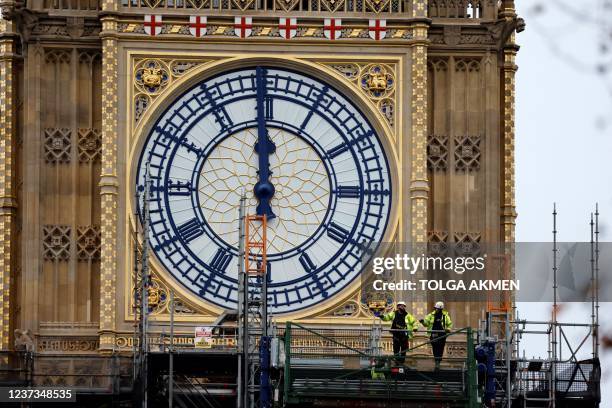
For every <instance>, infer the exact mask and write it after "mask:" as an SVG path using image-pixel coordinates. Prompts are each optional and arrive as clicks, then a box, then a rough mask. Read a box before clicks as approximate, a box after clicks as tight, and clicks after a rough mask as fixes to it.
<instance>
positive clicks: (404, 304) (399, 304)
mask: <svg viewBox="0 0 612 408" xmlns="http://www.w3.org/2000/svg"><path fill="white" fill-rule="evenodd" d="M397 305H398V306H406V302H404V301H401V300H400V301H399V302H397Z"/></svg>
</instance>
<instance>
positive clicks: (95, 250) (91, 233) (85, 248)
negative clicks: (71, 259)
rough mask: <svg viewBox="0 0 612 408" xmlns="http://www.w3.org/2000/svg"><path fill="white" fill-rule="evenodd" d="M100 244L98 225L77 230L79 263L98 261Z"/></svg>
mask: <svg viewBox="0 0 612 408" xmlns="http://www.w3.org/2000/svg"><path fill="white" fill-rule="evenodd" d="M100 244H101V238H100V227H99V226H98V225H92V226H85V227H78V228H77V258H78V260H79V261H98V260H100Z"/></svg>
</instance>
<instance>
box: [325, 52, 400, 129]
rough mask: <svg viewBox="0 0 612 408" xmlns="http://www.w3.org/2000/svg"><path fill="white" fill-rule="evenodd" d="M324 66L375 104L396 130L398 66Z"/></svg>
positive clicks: (329, 64)
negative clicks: (340, 76)
mask: <svg viewBox="0 0 612 408" xmlns="http://www.w3.org/2000/svg"><path fill="white" fill-rule="evenodd" d="M324 65H326V66H328V67H330V68H332V69H333V70H335V71H337V72H338V73H340V74H341V75H342V77H343V78H345V79H346V80H347V81H349V82H350V83H351V84H353V85H354V86H355V87H356V88H357V89H359V91H361V92H362V93H363V94H365V95H366V96H367V97H368V98H369V99H371V100H372V102H374V103H375V104H376V106H377V108H378V111H379V112H380V114H381V116H382V117H383V118H384V119H385V120H386V121H387V123H389V125H390V126H391V128H392V129H394V130H396V129H395V125H396V123H397V111H396V105H397V101H396V83H395V72H396V69H397V65H396V64H392V63H385V64H383V63H380V64H368V63H356V62H332V63H325V64H324Z"/></svg>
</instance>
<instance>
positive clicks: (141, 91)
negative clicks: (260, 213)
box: [132, 58, 207, 125]
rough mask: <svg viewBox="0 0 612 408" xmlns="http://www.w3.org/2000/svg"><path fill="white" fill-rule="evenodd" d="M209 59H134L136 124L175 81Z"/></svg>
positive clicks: (134, 109) (134, 110)
mask: <svg viewBox="0 0 612 408" xmlns="http://www.w3.org/2000/svg"><path fill="white" fill-rule="evenodd" d="M205 62H207V60H195V59H194V60H189V59H163V58H155V59H151V58H146V59H138V60H135V61H134V81H133V82H134V99H133V100H134V105H133V108H132V109H133V116H134V121H133V122H134V125H136V124H138V123H139V121H140V119H141V118H142V116H143V115H144V114H145V112H146V111H147V109H148V108H149V107H150V106H151V104H152V103H153V101H155V99H157V97H159V95H161V94H162V93H163V92H164V91H165V90H166V89H167V88H168V87H169V86H170V84H172V82H173V81H175V80H176V79H178V78H180V77H182V76H183V75H185V74H186V73H187V72H189V71H191V70H192V69H194V68H195V67H197V66H199V65H201V64H203V63H205Z"/></svg>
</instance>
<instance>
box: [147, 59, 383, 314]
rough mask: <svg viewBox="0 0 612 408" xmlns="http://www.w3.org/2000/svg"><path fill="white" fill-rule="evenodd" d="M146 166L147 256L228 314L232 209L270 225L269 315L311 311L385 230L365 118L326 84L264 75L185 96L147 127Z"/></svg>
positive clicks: (375, 142) (377, 149) (234, 242)
mask: <svg viewBox="0 0 612 408" xmlns="http://www.w3.org/2000/svg"><path fill="white" fill-rule="evenodd" d="M147 162H149V163H150V180H151V189H150V190H151V194H152V196H151V199H150V203H149V208H150V217H151V219H150V226H151V236H150V241H151V247H152V249H153V252H154V253H155V256H156V259H157V261H159V263H160V264H161V266H162V267H163V268H165V269H166V270H167V271H168V272H169V273H170V274H171V275H172V276H173V277H174V278H175V279H176V280H178V281H179V282H180V283H181V284H183V285H184V286H185V287H186V288H188V289H189V290H190V291H192V292H194V293H195V294H196V295H198V296H199V297H201V298H202V299H203V300H205V301H207V302H210V303H213V304H215V305H217V306H220V307H222V308H232V309H234V308H236V300H237V297H238V286H237V285H238V273H237V257H238V220H237V218H238V206H239V203H240V196H241V194H242V192H243V191H244V192H245V194H246V196H247V209H246V210H247V213H250V214H255V213H257V214H266V215H267V216H268V220H269V221H268V231H267V235H268V261H269V274H268V280H269V283H268V296H269V307H270V308H271V312H272V313H288V312H293V311H296V310H300V309H304V308H307V307H310V306H314V305H317V304H319V303H321V302H322V301H324V300H326V299H328V298H330V297H332V296H334V295H336V294H338V293H339V292H340V291H342V289H344V288H346V287H347V285H349V284H350V283H351V282H353V281H354V280H355V278H357V277H358V276H359V274H360V272H361V269H362V267H363V265H364V264H365V263H366V262H367V261H368V259H369V256H370V255H371V251H372V250H373V249H374V245H376V244H377V243H378V242H380V241H381V240H382V239H383V235H384V233H385V230H386V228H387V224H388V222H389V215H390V209H391V198H392V186H391V177H390V170H389V169H390V167H389V161H388V159H387V156H386V154H385V151H384V149H383V146H382V143H381V141H380V139H379V136H378V135H377V133H376V131H375V130H374V128H373V127H372V126H371V125H370V123H369V121H368V120H367V119H366V117H365V115H364V114H363V113H362V112H361V111H360V109H359V108H358V107H357V106H356V105H355V104H354V103H353V102H352V101H351V97H350V96H345V95H343V94H342V93H340V92H339V91H337V90H336V89H334V88H333V87H331V86H330V85H328V84H326V83H324V82H322V81H320V80H318V79H315V78H313V77H311V76H309V75H306V74H302V73H299V72H296V71H292V70H286V69H278V68H272V67H253V68H243V69H240V70H236V71H232V72H229V73H224V74H221V75H218V76H215V77H213V78H210V79H207V80H204V81H203V82H201V83H199V84H197V85H196V86H194V87H192V88H191V89H189V90H188V91H186V92H185V93H184V94H182V95H181V96H179V97H178V98H176V99H175V100H174V101H173V102H172V103H171V104H170V106H169V107H168V108H167V109H166V111H165V112H164V113H163V114H161V116H160V117H159V118H158V119H157V121H156V122H155V124H154V126H153V127H152V130H151V131H150V132H149V134H148V136H147V139H146V141H145V144H144V147H143V149H142V152H141V153H140V157H139V161H138V168H137V174H136V184H137V186H136V187H137V188H142V186H143V185H144V181H145V180H144V177H145V168H146V163H147Z"/></svg>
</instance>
